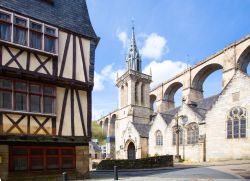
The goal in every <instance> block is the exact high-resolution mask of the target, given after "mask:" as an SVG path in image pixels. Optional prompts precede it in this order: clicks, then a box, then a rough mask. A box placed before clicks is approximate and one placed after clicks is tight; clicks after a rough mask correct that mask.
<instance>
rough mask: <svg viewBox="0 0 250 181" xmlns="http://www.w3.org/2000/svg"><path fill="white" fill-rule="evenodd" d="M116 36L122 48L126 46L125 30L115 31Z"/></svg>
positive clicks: (126, 36) (126, 35) (127, 40)
mask: <svg viewBox="0 0 250 181" xmlns="http://www.w3.org/2000/svg"><path fill="white" fill-rule="evenodd" d="M116 36H117V37H118V39H119V40H120V41H121V42H122V45H123V48H126V47H127V46H128V43H129V39H128V34H127V32H125V31H119V30H118V31H117V32H116Z"/></svg>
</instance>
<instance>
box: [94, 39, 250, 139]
mask: <svg viewBox="0 0 250 181" xmlns="http://www.w3.org/2000/svg"><path fill="white" fill-rule="evenodd" d="M249 62H250V35H248V36H246V37H244V38H242V39H240V40H238V41H237V42H234V43H232V44H230V45H228V46H226V47H225V48H224V49H223V50H221V51H219V52H217V53H215V54H214V55H212V56H210V57H208V58H206V59H205V60H203V61H201V62H199V63H197V64H196V65H194V66H192V67H190V68H188V69H186V70H184V71H183V72H181V73H180V74H178V75H176V76H175V77H173V78H171V79H169V80H167V81H165V82H163V83H162V84H160V85H158V86H157V87H155V88H153V89H152V90H151V91H150V104H151V109H152V110H153V109H155V110H153V111H154V112H165V111H167V110H168V109H171V108H174V107H175V102H174V95H175V93H176V92H177V90H178V89H180V88H181V90H182V100H183V102H185V103H192V102H195V101H197V100H199V99H202V98H203V83H204V81H205V80H206V78H207V77H208V76H209V75H210V74H212V73H213V72H215V71H216V70H219V69H221V70H222V72H223V73H222V88H224V87H225V86H226V85H227V83H228V82H229V81H230V80H231V78H232V77H233V75H234V73H235V71H236V70H238V69H239V70H241V71H243V72H245V73H247V66H248V64H249ZM154 104H155V105H156V106H155V108H154V107H153V105H154ZM117 112H118V110H116V111H114V112H111V113H109V114H108V115H106V116H104V117H102V118H101V119H99V120H98V123H99V124H100V125H101V126H102V129H103V133H104V134H105V135H106V136H107V138H112V137H113V138H114V136H115V120H116V117H117Z"/></svg>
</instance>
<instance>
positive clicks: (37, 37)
mask: <svg viewBox="0 0 250 181" xmlns="http://www.w3.org/2000/svg"><path fill="white" fill-rule="evenodd" d="M42 28H43V26H42V24H38V23H34V22H30V47H32V48H36V49H40V50H41V49H42V38H43V29H42Z"/></svg>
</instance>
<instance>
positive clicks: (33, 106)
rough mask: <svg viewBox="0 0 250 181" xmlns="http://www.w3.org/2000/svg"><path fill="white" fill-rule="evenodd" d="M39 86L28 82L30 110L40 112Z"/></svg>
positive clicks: (40, 95)
mask: <svg viewBox="0 0 250 181" xmlns="http://www.w3.org/2000/svg"><path fill="white" fill-rule="evenodd" d="M41 97H42V94H41V86H40V85H37V84H30V111H31V112H41Z"/></svg>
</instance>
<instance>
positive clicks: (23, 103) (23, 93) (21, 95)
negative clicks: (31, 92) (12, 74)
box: [15, 82, 28, 111]
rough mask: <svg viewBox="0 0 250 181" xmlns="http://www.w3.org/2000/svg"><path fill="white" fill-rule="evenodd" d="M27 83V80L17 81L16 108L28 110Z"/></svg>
mask: <svg viewBox="0 0 250 181" xmlns="http://www.w3.org/2000/svg"><path fill="white" fill-rule="evenodd" d="M27 93H28V92H27V84H26V83H25V82H15V103H16V104H15V109H16V110H18V111H27Z"/></svg>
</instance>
